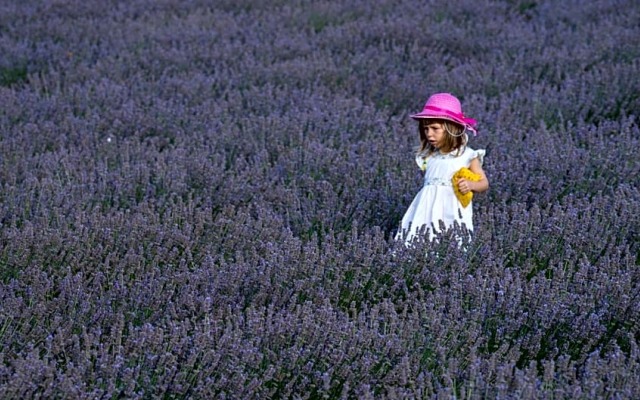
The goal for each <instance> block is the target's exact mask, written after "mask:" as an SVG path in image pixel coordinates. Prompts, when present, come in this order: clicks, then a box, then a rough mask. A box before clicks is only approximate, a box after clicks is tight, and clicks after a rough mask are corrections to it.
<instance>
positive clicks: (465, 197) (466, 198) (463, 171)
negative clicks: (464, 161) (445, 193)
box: [451, 167, 482, 207]
mask: <svg viewBox="0 0 640 400" xmlns="http://www.w3.org/2000/svg"><path fill="white" fill-rule="evenodd" d="M460 178H463V179H466V180H468V181H473V182H478V181H479V180H480V179H481V178H482V177H481V176H480V175H478V174H476V173H475V172H472V171H471V170H470V169H469V168H466V167H462V168H460V169H459V170H458V171H457V172H456V173H455V174H453V178H451V183H453V192H454V193H455V195H456V197H457V198H458V200H459V201H460V204H462V207H467V206H468V205H469V203H471V199H472V198H473V192H472V191H468V192H467V194H462V193H460V188H458V179H460Z"/></svg>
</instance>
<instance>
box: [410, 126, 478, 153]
mask: <svg viewBox="0 0 640 400" xmlns="http://www.w3.org/2000/svg"><path fill="white" fill-rule="evenodd" d="M418 122H419V123H418V132H419V134H420V147H419V148H418V154H425V155H427V156H430V155H431V154H433V153H435V152H436V151H437V150H440V151H442V152H443V153H450V152H452V151H454V150H457V153H456V156H459V155H460V154H461V151H462V150H463V149H464V146H465V145H466V144H467V135H465V134H464V127H463V126H462V125H460V124H456V123H455V122H451V121H448V120H446V119H437V118H421V119H420V120H418ZM434 122H436V123H438V124H441V125H442V127H443V128H444V131H445V132H446V133H447V134H446V135H445V137H444V145H443V146H442V147H441V148H440V149H436V148H435V147H434V146H432V145H431V143H429V141H428V140H427V135H426V134H425V132H424V127H425V126H427V125H429V124H432V123H434Z"/></svg>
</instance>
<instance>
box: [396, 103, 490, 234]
mask: <svg viewBox="0 0 640 400" xmlns="http://www.w3.org/2000/svg"><path fill="white" fill-rule="evenodd" d="M411 117H412V118H414V119H415V120H417V121H418V130H419V132H420V148H419V149H418V152H417V155H416V162H417V163H418V166H420V168H421V169H422V170H423V171H424V185H423V186H422V189H421V190H420V191H419V192H418V194H417V195H416V197H415V198H414V199H413V202H412V203H411V205H410V206H409V209H408V210H407V212H406V213H405V215H404V217H403V218H402V224H401V229H400V231H398V233H397V235H396V238H397V239H402V238H404V239H405V243H407V244H409V243H410V242H411V240H412V239H413V238H414V237H415V236H416V234H418V233H419V232H420V231H421V229H424V228H426V229H427V230H428V233H429V239H430V240H433V239H434V238H435V237H436V236H437V234H438V232H440V231H441V225H442V224H444V227H445V228H451V227H452V226H453V225H454V223H455V222H456V221H457V222H458V223H459V224H460V225H466V228H467V229H468V230H469V231H472V230H473V220H472V217H473V211H472V205H471V204H467V205H466V206H464V205H463V204H462V202H461V200H459V199H458V197H456V194H455V192H454V187H453V185H457V188H458V189H459V194H461V195H467V193H469V192H473V193H480V192H484V191H486V190H487V189H488V188H489V181H488V180H487V177H486V175H485V173H484V171H483V170H482V162H483V158H484V155H485V151H484V150H473V149H472V148H470V147H468V146H467V142H468V138H469V137H468V135H467V134H466V130H470V131H471V132H473V134H474V136H475V135H476V134H477V132H476V130H475V124H476V121H475V120H474V119H471V118H467V117H465V116H464V114H463V113H462V107H461V105H460V101H459V100H458V99H457V98H456V97H454V96H452V95H451V94H449V93H437V94H434V95H433V96H431V97H429V99H428V100H427V103H426V104H425V106H424V108H423V110H422V111H421V112H420V113H418V114H415V115H412V116H411ZM463 167H467V168H468V169H469V170H471V172H473V173H475V174H476V177H475V179H478V180H477V181H474V180H471V179H465V178H460V179H457V180H456V181H455V182H452V178H453V176H454V174H455V173H456V172H457V171H459V170H460V169H461V168H463ZM467 196H469V195H467Z"/></svg>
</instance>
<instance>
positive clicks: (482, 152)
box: [469, 149, 487, 165]
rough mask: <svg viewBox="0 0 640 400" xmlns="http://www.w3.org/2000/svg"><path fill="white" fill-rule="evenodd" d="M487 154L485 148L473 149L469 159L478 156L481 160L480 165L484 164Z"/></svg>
mask: <svg viewBox="0 0 640 400" xmlns="http://www.w3.org/2000/svg"><path fill="white" fill-rule="evenodd" d="M485 154H487V151H486V150H484V149H480V150H473V151H472V152H471V157H470V158H469V161H471V160H473V159H474V158H477V159H478V161H480V165H482V164H484V156H485Z"/></svg>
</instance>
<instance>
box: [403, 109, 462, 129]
mask: <svg viewBox="0 0 640 400" xmlns="http://www.w3.org/2000/svg"><path fill="white" fill-rule="evenodd" d="M411 118H413V119H416V120H417V119H429V118H430V119H444V120H447V121H451V122H455V123H456V124H458V125H462V126H464V127H466V126H468V124H467V123H466V122H464V121H461V120H460V119H458V118H454V117H452V116H450V115H447V114H438V113H432V112H429V113H418V114H413V115H412V116H411Z"/></svg>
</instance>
